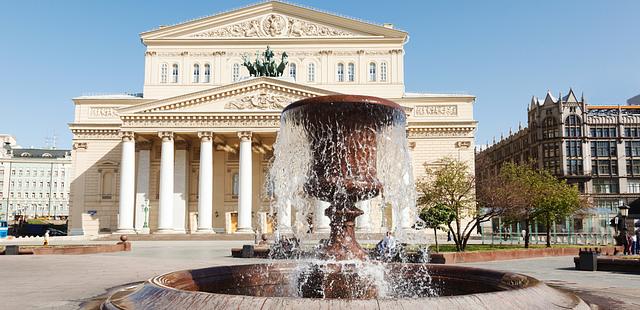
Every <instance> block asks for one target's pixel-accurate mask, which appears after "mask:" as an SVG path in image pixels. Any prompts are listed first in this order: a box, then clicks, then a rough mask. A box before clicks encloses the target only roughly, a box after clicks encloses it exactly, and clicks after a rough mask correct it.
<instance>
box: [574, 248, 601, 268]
mask: <svg viewBox="0 0 640 310" xmlns="http://www.w3.org/2000/svg"><path fill="white" fill-rule="evenodd" d="M598 254H599V250H598V249H596V250H593V249H591V248H589V249H587V248H585V249H584V250H582V249H580V252H579V254H578V256H579V264H578V266H576V267H578V268H576V269H578V270H586V271H597V270H598Z"/></svg>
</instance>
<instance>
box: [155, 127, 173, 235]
mask: <svg viewBox="0 0 640 310" xmlns="http://www.w3.org/2000/svg"><path fill="white" fill-rule="evenodd" d="M158 136H159V137H160V138H161V139H162V153H161V155H160V156H161V157H160V193H159V194H160V195H159V196H160V203H159V207H158V230H157V231H156V233H159V234H162V233H172V232H173V152H174V150H173V132H167V131H164V132H160V133H159V134H158Z"/></svg>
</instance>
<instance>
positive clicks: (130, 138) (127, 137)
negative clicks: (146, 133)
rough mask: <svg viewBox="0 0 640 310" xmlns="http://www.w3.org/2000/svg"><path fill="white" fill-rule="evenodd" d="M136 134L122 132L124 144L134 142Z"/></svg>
mask: <svg viewBox="0 0 640 310" xmlns="http://www.w3.org/2000/svg"><path fill="white" fill-rule="evenodd" d="M134 136H135V134H134V133H133V131H121V132H120V137H121V138H122V141H123V142H129V141H134V140H133V138H134Z"/></svg>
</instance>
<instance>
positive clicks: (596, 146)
mask: <svg viewBox="0 0 640 310" xmlns="http://www.w3.org/2000/svg"><path fill="white" fill-rule="evenodd" d="M616 147H617V146H616V141H591V156H593V157H615V156H617V152H616Z"/></svg>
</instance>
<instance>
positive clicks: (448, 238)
mask: <svg viewBox="0 0 640 310" xmlns="http://www.w3.org/2000/svg"><path fill="white" fill-rule="evenodd" d="M448 241H451V231H450V230H447V242H448Z"/></svg>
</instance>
